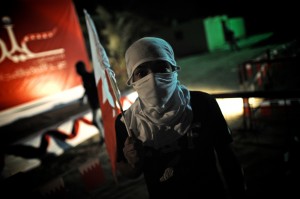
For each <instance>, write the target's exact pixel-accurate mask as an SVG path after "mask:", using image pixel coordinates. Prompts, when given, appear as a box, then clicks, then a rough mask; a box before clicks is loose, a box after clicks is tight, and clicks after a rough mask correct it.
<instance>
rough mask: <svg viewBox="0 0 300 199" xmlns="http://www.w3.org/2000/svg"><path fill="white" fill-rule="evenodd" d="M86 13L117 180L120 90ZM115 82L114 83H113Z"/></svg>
mask: <svg viewBox="0 0 300 199" xmlns="http://www.w3.org/2000/svg"><path fill="white" fill-rule="evenodd" d="M84 12H85V19H86V24H87V30H88V35H89V41H90V48H91V55H92V63H93V69H94V74H95V80H96V84H97V91H98V96H99V103H100V108H101V112H102V121H103V128H104V135H105V144H106V150H107V153H108V155H109V158H110V161H111V167H112V172H113V175H114V177H115V178H116V156H117V146H116V133H115V119H116V117H117V115H118V114H119V113H120V112H121V110H120V107H121V106H120V104H118V106H117V103H118V102H119V97H118V96H119V90H118V89H117V90H116V82H115V79H114V78H115V76H114V72H113V71H112V69H111V67H110V64H109V60H108V57H107V54H106V52H105V49H104V48H103V46H102V45H101V43H100V40H99V37H98V34H97V31H96V28H95V25H94V22H93V20H92V19H91V17H90V15H89V14H88V13H87V12H86V11H84ZM112 80H113V81H112Z"/></svg>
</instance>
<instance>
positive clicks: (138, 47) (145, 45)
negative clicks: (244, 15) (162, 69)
mask: <svg viewBox="0 0 300 199" xmlns="http://www.w3.org/2000/svg"><path fill="white" fill-rule="evenodd" d="M157 60H163V61H167V62H169V63H170V64H171V65H173V66H176V61H175V57H174V52H173V49H172V47H171V45H170V44H169V43H168V42H166V41H165V40H163V39H161V38H157V37H143V38H141V39H139V40H137V41H135V42H134V43H133V44H132V45H131V46H130V47H129V48H128V49H127V50H126V53H125V61H126V69H127V75H128V80H127V85H131V83H132V75H133V71H134V70H135V69H136V68H137V67H138V66H139V65H141V64H143V63H145V62H148V61H157Z"/></svg>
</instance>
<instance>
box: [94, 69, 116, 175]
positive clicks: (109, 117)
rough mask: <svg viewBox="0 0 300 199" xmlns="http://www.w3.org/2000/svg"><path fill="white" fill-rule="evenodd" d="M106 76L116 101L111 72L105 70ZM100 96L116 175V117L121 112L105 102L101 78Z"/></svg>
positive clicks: (106, 139)
mask: <svg viewBox="0 0 300 199" xmlns="http://www.w3.org/2000/svg"><path fill="white" fill-rule="evenodd" d="M105 76H106V79H107V81H108V86H109V92H110V94H111V95H112V97H113V99H114V102H116V97H115V95H114V92H113V89H112V85H111V84H110V82H109V74H108V73H107V71H105ZM97 88H98V96H99V101H100V107H101V111H102V120H103V127H104V134H105V144H106V149H107V153H108V156H109V158H110V161H111V167H112V172H113V175H114V177H116V170H117V168H116V160H117V147H116V132H115V119H116V117H117V115H118V114H119V113H120V112H121V111H120V109H119V108H118V107H117V106H116V104H115V106H114V107H112V106H111V105H110V103H109V101H108V100H105V102H103V99H104V98H105V97H104V95H105V94H104V93H103V92H102V91H103V89H102V79H100V80H99V82H98V84H97Z"/></svg>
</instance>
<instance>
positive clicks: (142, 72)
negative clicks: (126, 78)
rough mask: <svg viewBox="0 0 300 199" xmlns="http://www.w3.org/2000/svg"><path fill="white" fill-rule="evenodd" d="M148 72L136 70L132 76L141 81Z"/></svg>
mask: <svg viewBox="0 0 300 199" xmlns="http://www.w3.org/2000/svg"><path fill="white" fill-rule="evenodd" d="M148 74H149V72H148V71H147V70H137V71H136V72H135V73H134V76H135V77H136V78H138V79H141V78H143V77H145V76H146V75H148Z"/></svg>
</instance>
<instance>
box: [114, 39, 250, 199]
mask: <svg viewBox="0 0 300 199" xmlns="http://www.w3.org/2000/svg"><path fill="white" fill-rule="evenodd" d="M125 61H126V68H127V73H128V77H129V78H128V81H127V84H128V85H129V86H133V88H134V89H135V90H136V91H137V93H138V98H137V99H136V100H135V102H134V103H133V104H132V105H131V106H130V107H129V108H128V109H127V110H125V112H124V117H123V116H122V115H121V114H120V115H119V116H118V117H117V118H116V123H115V127H116V136H117V167H118V169H119V171H120V172H121V174H123V175H125V176H127V177H131V178H135V177H138V176H140V175H141V174H143V175H144V178H145V182H146V184H147V188H148V193H149V197H150V198H180V197H183V198H201V197H206V198H218V199H220V198H228V196H230V197H231V198H239V199H241V198H245V183H244V176H243V170H242V168H241V165H240V164H239V161H238V159H237V156H236V155H235V153H234V151H233V148H232V146H231V145H232V144H231V143H232V141H233V139H232V137H231V133H230V130H229V128H228V126H227V123H226V121H225V119H224V117H223V115H222V112H221V110H220V108H219V106H218V104H217V102H216V100H215V99H214V98H213V97H212V96H211V95H209V94H207V93H205V92H202V91H189V90H188V89H187V88H186V87H185V86H184V85H182V84H180V82H179V81H178V79H177V76H178V73H177V71H178V70H179V69H180V68H179V67H178V66H177V64H176V61H175V57H174V53H173V49H172V47H171V46H170V45H169V43H167V42H166V41H165V40H163V39H161V38H156V37H144V38H141V39H139V40H137V41H135V42H134V43H133V44H132V45H131V46H130V47H129V48H128V49H127V50H126V53H125ZM125 121H126V124H127V127H128V129H130V133H129V134H128V132H127V131H126V129H127V128H126V126H125V123H124V122H125ZM130 134H132V135H131V136H128V135H130Z"/></svg>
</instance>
